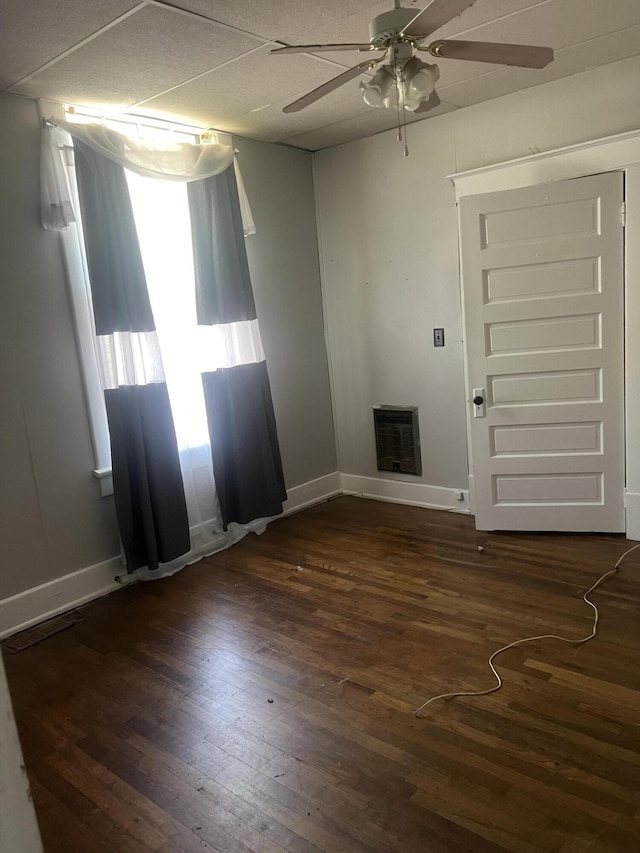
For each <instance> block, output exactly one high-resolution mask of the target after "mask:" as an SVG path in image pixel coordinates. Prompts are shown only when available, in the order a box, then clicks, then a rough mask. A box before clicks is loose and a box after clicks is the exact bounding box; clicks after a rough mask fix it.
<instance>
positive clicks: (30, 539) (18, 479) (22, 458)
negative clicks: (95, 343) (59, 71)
mask: <svg viewBox="0 0 640 853" xmlns="http://www.w3.org/2000/svg"><path fill="white" fill-rule="evenodd" d="M39 156H40V144H39V124H38V112H37V108H36V104H35V102H34V101H30V100H27V99H24V98H18V97H15V96H10V95H0V158H1V159H0V199H2V212H1V214H0V216H1V223H0V258H1V259H2V271H1V279H0V365H1V367H0V401H2V403H1V409H0V472H1V479H0V543H1V545H0V598H5V597H8V596H10V595H12V594H14V593H17V592H20V591H22V590H24V589H28V588H29V587H32V586H36V585H38V584H41V583H43V582H44V581H47V580H50V579H51V578H54V577H58V576H60V575H64V574H67V573H68V572H72V571H74V570H76V569H80V568H82V567H84V566H87V565H91V564H93V563H98V562H100V561H101V560H105V559H108V558H109V557H112V556H114V554H117V553H118V550H119V545H118V534H117V530H116V525H115V518H114V512H113V499H112V498H106V499H105V498H102V497H101V496H100V489H99V486H98V482H97V480H95V479H94V478H93V475H92V473H91V472H92V469H93V467H94V462H93V452H92V448H91V439H90V435H89V426H88V422H87V414H86V409H85V404H84V397H83V392H82V385H81V379H80V372H79V367H78V359H77V355H76V349H75V343H74V341H75V338H74V332H73V326H72V321H71V315H70V311H69V302H68V298H67V291H66V285H65V280H64V274H63V269H62V262H61V257H60V251H59V245H58V235H57V234H53V233H51V232H47V231H44V230H43V229H42V228H41V227H40V225H39Z"/></svg>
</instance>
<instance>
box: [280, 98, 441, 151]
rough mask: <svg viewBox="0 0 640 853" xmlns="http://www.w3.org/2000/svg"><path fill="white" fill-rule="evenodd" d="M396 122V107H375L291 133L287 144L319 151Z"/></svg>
mask: <svg viewBox="0 0 640 853" xmlns="http://www.w3.org/2000/svg"><path fill="white" fill-rule="evenodd" d="M453 109H455V108H454V107H452V106H450V105H448V104H441V105H440V106H439V107H438V108H437V109H436V110H433V111H432V112H431V113H429V114H428V115H427V116H423V117H418V116H413V117H409V116H407V121H408V122H409V124H412V123H413V122H414V121H426V120H428V119H429V118H430V117H433V116H434V115H442V114H443V113H446V112H451V111H452V110H453ZM396 122H397V117H396V114H395V111H394V110H374V109H372V110H369V111H368V112H366V113H361V114H359V115H356V116H352V117H351V118H347V119H345V120H343V121H339V122H336V123H335V124H332V125H328V126H326V127H318V128H316V129H315V130H311V131H309V132H308V133H302V134H299V135H297V136H291V137H288V138H286V139H285V140H284V141H285V142H286V143H287V145H295V146H296V147H297V148H305V149H307V150H309V151H318V150H319V149H321V148H328V147H330V146H331V145H341V144H342V143H344V142H350V141H351V140H352V139H362V138H364V137H365V136H373V135H374V134H375V133H381V132H382V131H384V130H390V129H391V128H393V127H395V126H396ZM408 145H409V149H411V131H409V136H408ZM398 148H399V150H400V152H402V148H401V146H400V143H399V144H398Z"/></svg>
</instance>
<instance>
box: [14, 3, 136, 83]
mask: <svg viewBox="0 0 640 853" xmlns="http://www.w3.org/2000/svg"><path fill="white" fill-rule="evenodd" d="M136 5H138V3H137V0H84V2H82V3H78V2H77V0H48V2H42V0H20V2H17V3H2V6H1V8H0V89H7V88H9V86H11V84H12V83H16V82H17V81H18V80H21V79H22V78H23V77H25V76H26V75H27V74H29V73H31V72H32V71H35V70H36V68H40V67H41V66H42V65H44V64H45V63H46V62H49V60H51V59H53V58H54V57H56V56H58V55H59V54H60V53H62V52H63V51H65V50H68V49H69V48H70V47H73V45H75V44H77V43H78V42H79V41H82V40H83V39H85V38H86V37H87V36H89V35H91V34H92V33H95V32H96V30H99V29H100V28H101V27H104V26H105V25H106V24H108V23H110V22H111V21H113V20H114V19H115V18H117V17H118V16H119V15H122V14H123V13H124V12H127V11H128V10H129V9H132V8H133V7H134V6H136Z"/></svg>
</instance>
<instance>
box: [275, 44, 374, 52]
mask: <svg viewBox="0 0 640 853" xmlns="http://www.w3.org/2000/svg"><path fill="white" fill-rule="evenodd" d="M376 49H377V48H374V47H373V46H372V45H370V44H292V45H286V46H285V47H275V48H274V49H273V50H270V51H269V53H322V51H325V50H376Z"/></svg>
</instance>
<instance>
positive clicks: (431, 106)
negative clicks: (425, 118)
mask: <svg viewBox="0 0 640 853" xmlns="http://www.w3.org/2000/svg"><path fill="white" fill-rule="evenodd" d="M439 106H440V98H439V97H438V93H437V92H436V91H435V90H434V91H433V92H432V93H431V95H430V96H429V98H428V100H426V101H422V103H421V104H420V106H419V107H417V108H416V109H415V110H414V111H413V114H414V115H415V114H416V113H427V112H429V110H435V108H436V107H439Z"/></svg>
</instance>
